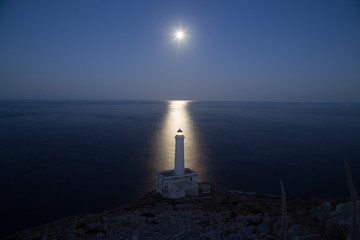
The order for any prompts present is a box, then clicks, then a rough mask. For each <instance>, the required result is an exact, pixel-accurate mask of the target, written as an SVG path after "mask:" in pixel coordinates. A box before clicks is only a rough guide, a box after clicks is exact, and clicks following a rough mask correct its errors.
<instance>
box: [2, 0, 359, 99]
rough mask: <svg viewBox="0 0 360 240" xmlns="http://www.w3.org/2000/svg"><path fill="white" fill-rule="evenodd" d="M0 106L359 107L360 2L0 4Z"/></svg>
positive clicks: (25, 1) (66, 2)
mask: <svg viewBox="0 0 360 240" xmlns="http://www.w3.org/2000/svg"><path fill="white" fill-rule="evenodd" d="M179 28H181V29H183V30H184V31H185V33H186V38H185V39H184V41H182V42H178V41H175V40H174V37H173V34H174V32H175V30H176V29H179ZM0 99H2V100H53V99H54V100H59V99H64V100H77V99H80V100H81V99H119V100H127V99H129V100H165V99H192V100H230V101H294V102H356V103H359V102H360V2H359V1H347V0H339V1H329V0H324V1H320V0H319V1H313V0H309V1H306V0H305V1H304V0H300V1H267V0H266V1H265V0H264V1H240V0H239V1H110V0H107V1H100V0H99V1H87V0H86V1H74V0H71V1H48V0H44V1H37V0H35V1H34V0H33V1H28V0H23V1H21V0H15V1H10V0H9V1H0Z"/></svg>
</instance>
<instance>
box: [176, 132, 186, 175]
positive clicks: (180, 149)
mask: <svg viewBox="0 0 360 240" xmlns="http://www.w3.org/2000/svg"><path fill="white" fill-rule="evenodd" d="M184 139H185V136H184V134H183V131H181V129H180V128H179V130H178V131H177V133H176V136H175V174H176V175H177V176H182V175H184V173H185V169H184V168H185V166H184V165H185V163H184Z"/></svg>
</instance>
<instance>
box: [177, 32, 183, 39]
mask: <svg viewBox="0 0 360 240" xmlns="http://www.w3.org/2000/svg"><path fill="white" fill-rule="evenodd" d="M176 38H177V39H183V38H184V33H183V32H181V31H178V32H176Z"/></svg>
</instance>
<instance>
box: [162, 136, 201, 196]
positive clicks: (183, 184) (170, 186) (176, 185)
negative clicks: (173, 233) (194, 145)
mask: <svg viewBox="0 0 360 240" xmlns="http://www.w3.org/2000/svg"><path fill="white" fill-rule="evenodd" d="M184 139H185V136H184V133H183V131H182V130H181V129H179V130H178V131H177V132H176V135H175V161H174V163H175V164H174V166H175V167H174V170H166V171H160V172H157V174H156V191H157V192H158V193H160V194H161V195H162V196H163V197H164V198H172V199H177V198H183V197H188V196H196V195H198V194H199V185H198V182H197V178H198V173H197V172H195V171H194V170H192V169H190V168H185V159H184Z"/></svg>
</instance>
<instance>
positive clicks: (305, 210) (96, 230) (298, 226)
mask: <svg viewBox="0 0 360 240" xmlns="http://www.w3.org/2000/svg"><path fill="white" fill-rule="evenodd" d="M344 202H345V201H344V200H320V199H290V200H289V199H288V200H287V226H288V227H287V232H286V233H285V234H286V239H343V238H345V237H346V233H347V231H348V229H349V228H350V227H351V226H350V225H351V224H350V223H351V219H350V216H351V213H350V211H351V205H350V203H344ZM280 216H281V199H280V198H278V197H275V196H265V195H259V194H246V193H239V192H227V193H224V192H212V193H210V194H206V195H202V196H198V197H192V198H184V199H180V200H170V199H163V198H161V196H160V195H159V194H157V193H155V192H151V193H148V194H146V195H144V196H143V197H141V198H140V199H138V200H136V201H134V202H133V203H131V204H128V205H125V206H123V207H120V208H117V209H113V210H109V211H104V212H99V213H91V214H85V215H78V216H72V217H67V218H63V219H60V220H58V221H55V222H52V223H48V224H45V225H43V226H40V227H37V228H33V229H29V230H26V231H22V232H19V233H16V234H14V235H13V236H11V237H9V238H8V239H24V240H25V239H31V240H35V239H41V240H47V239H49V240H50V239H134V240H135V239H227V240H230V239H280V238H281V236H280V227H281V226H280V224H281V219H280V218H281V217H280Z"/></svg>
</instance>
